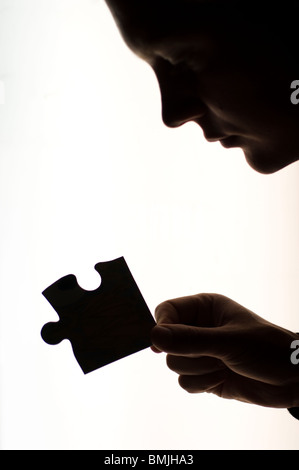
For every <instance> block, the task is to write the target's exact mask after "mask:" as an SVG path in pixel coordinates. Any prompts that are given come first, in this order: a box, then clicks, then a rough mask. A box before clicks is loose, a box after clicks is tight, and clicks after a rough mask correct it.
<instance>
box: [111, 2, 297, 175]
mask: <svg viewBox="0 0 299 470" xmlns="http://www.w3.org/2000/svg"><path fill="white" fill-rule="evenodd" d="M109 3H110V2H109V1H108V4H109ZM112 3H113V4H117V8H118V10H117V11H116V10H115V9H114V7H113V6H112V7H111V9H112V13H113V14H114V16H115V18H116V21H117V24H118V26H119V28H120V31H121V33H122V35H123V37H124V39H125V41H126V43H127V44H128V46H129V47H130V48H131V49H132V50H133V52H134V53H136V54H137V55H138V56H139V57H141V58H142V59H143V60H145V61H146V62H147V63H148V64H149V65H150V66H151V67H152V68H153V70H154V72H155V74H156V77H157V80H158V83H159V87H160V91H161V102H162V117H163V121H164V123H165V124H166V125H167V126H170V127H177V126H181V125H182V124H184V123H186V122H190V121H193V122H195V123H197V124H198V125H199V126H200V127H201V128H202V130H203V133H204V136H205V138H206V139H207V140H208V141H211V142H214V141H220V143H221V145H222V146H223V147H225V148H232V147H240V148H241V149H242V150H243V152H244V155H245V157H246V160H247V161H248V163H249V165H250V166H251V167H252V168H254V169H255V170H256V171H258V172H261V173H273V172H275V171H277V170H279V169H281V168H283V167H285V166H286V165H288V164H290V163H292V162H294V161H296V160H298V158H299V136H298V126H299V105H298V111H297V108H296V106H295V105H294V104H292V103H291V100H290V95H291V92H292V90H291V89H290V85H291V82H292V81H293V80H295V79H296V78H299V77H296V76H293V74H292V70H291V67H290V60H289V56H288V52H287V51H284V50H283V47H282V46H281V45H280V44H279V41H277V40H276V39H275V38H273V37H271V36H270V35H269V34H268V35H267V34H265V33H264V29H263V27H262V28H257V29H255V30H252V27H251V26H250V25H248V24H247V25H242V24H240V23H239V24H235V23H234V22H232V21H230V22H229V25H228V26H226V24H227V23H226V21H225V18H223V20H222V21H220V22H219V18H218V19H217V21H215V22H213V16H212V17H211V18H210V20H209V22H208V21H203V22H201V23H202V25H201V26H196V22H194V14H195V13H194V11H191V8H190V15H191V14H192V15H193V18H192V21H191V19H190V27H186V23H185V21H186V16H187V17H188V15H186V11H185V16H184V18H185V19H184V24H183V23H182V25H181V27H180V22H179V21H178V18H177V17H176V19H175V21H173V18H172V15H171V12H170V13H169V21H165V12H164V14H163V20H161V21H160V23H159V7H153V2H151V1H149V0H143V8H142V10H143V14H144V11H145V10H146V8H148V10H149V12H150V15H149V16H150V17H152V18H153V21H152V20H145V19H144V18H148V17H147V15H146V14H145V15H144V16H143V15H142V18H141V16H140V17H139V16H138V12H137V13H136V10H134V14H132V12H130V9H128V10H126V1H125V0H119V2H118V1H117V0H113V1H112ZM208 3H209V4H211V1H210V2H208ZM199 4H201V2H199ZM120 5H121V6H120ZM182 5H184V2H182ZM185 5H186V6H185V7H184V8H185V9H187V8H189V7H188V2H187V3H186V4H185ZM202 5H204V3H203V4H202ZM153 8H156V11H153ZM200 8H201V7H200V6H199V7H197V13H198V11H199V9H200ZM202 8H203V6H202ZM120 10H121V14H119V11H120ZM199 14H200V11H199ZM154 19H155V21H154ZM220 20H221V18H220ZM194 24H195V26H194Z"/></svg>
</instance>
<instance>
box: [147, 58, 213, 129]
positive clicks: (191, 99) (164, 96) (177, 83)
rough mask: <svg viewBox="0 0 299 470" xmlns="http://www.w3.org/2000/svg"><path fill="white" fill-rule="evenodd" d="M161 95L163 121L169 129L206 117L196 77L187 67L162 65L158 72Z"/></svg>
mask: <svg viewBox="0 0 299 470" xmlns="http://www.w3.org/2000/svg"><path fill="white" fill-rule="evenodd" d="M155 72H156V75H157V78H158V82H159V87H160V93H161V105H162V119H163V122H164V124H165V125H166V126H167V127H179V126H182V125H183V124H185V123H187V122H189V121H194V120H196V119H199V118H201V117H203V116H204V114H205V113H206V106H205V104H204V103H203V102H202V100H201V98H200V97H199V85H198V78H197V77H196V75H195V74H194V73H193V72H192V71H190V70H188V69H187V68H186V67H176V66H173V65H171V64H163V65H162V66H161V65H160V67H159V69H157V70H156V71H155Z"/></svg>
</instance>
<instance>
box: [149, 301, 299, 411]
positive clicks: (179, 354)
mask: <svg viewBox="0 0 299 470" xmlns="http://www.w3.org/2000/svg"><path fill="white" fill-rule="evenodd" d="M156 320H157V326H156V327H155V328H154V329H153V331H152V343H153V346H152V349H153V351H155V352H161V351H164V352H166V353H167V364H168V367H169V368H170V369H171V370H173V371H174V372H176V373H177V374H179V384H180V385H181V387H183V388H184V389H185V390H187V391H188V392H190V393H200V392H208V393H214V394H216V395H218V396H220V397H222V398H231V399H236V400H240V401H243V402H248V403H254V404H257V405H261V406H269V407H276V408H289V407H295V406H299V365H297V366H296V365H294V364H292V362H291V359H290V357H291V353H292V349H291V343H292V341H294V340H296V339H297V340H298V336H297V335H296V334H295V333H292V332H291V331H288V330H285V329H284V328H281V327H279V326H276V325H274V324H272V323H269V322H268V321H266V320H264V319H263V318H261V317H259V316H257V315H256V314H254V313H253V312H251V311H250V310H248V309H246V308H244V307H242V306H241V305H239V304H238V303H236V302H234V301H233V300H231V299H229V298H227V297H224V296H222V295H218V294H198V295H194V296H189V297H182V298H178V299H173V300H169V301H166V302H163V303H162V304H160V305H159V306H158V307H157V309H156Z"/></svg>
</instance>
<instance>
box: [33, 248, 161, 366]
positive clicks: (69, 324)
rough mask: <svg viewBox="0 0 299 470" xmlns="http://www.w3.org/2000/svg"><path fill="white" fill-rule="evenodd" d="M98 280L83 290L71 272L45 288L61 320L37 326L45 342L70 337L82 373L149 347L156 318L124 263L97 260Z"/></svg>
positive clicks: (53, 341)
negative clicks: (97, 286) (40, 329)
mask: <svg viewBox="0 0 299 470" xmlns="http://www.w3.org/2000/svg"><path fill="white" fill-rule="evenodd" d="M95 270H96V271H97V272H98V273H99V274H100V276H101V280H102V282H101V285H100V286H99V288H98V289H95V290H94V291H86V290H84V289H82V288H81V287H80V286H79V285H78V282H77V278H76V276H74V275H73V274H70V275H68V276H65V277H63V278H62V279H60V280H58V281H56V282H55V283H54V284H52V285H51V286H50V287H48V288H47V289H46V290H44V291H43V295H44V297H45V298H46V299H47V300H48V301H49V302H50V304H51V305H52V307H53V308H54V309H55V310H56V312H57V314H58V316H59V318H60V319H59V321H58V322H50V323H47V324H46V325H44V327H43V328H42V331H41V335H42V338H43V340H44V341H45V342H46V343H48V344H52V345H54V344H58V343H60V342H61V341H62V340H64V339H68V340H69V341H70V342H71V344H72V348H73V352H74V355H75V357H76V359H77V361H78V363H79V365H80V367H81V368H82V370H83V372H84V373H85V374H87V373H89V372H91V371H93V370H95V369H98V368H100V367H103V366H105V365H107V364H109V363H111V362H114V361H116V360H118V359H121V358H123V357H126V356H128V355H130V354H133V353H135V352H138V351H140V350H142V349H145V348H147V347H149V346H151V341H150V333H151V330H152V328H153V327H154V326H155V324H156V323H155V320H154V319H153V316H152V314H151V312H150V311H149V309H148V307H147V304H146V303H145V300H144V299H143V297H142V295H141V292H140V290H139V288H138V286H137V284H136V282H135V280H134V278H133V276H132V274H131V272H130V270H129V268H128V266H127V263H126V262H125V259H124V258H123V257H122V258H118V259H116V260H113V261H107V262H102V263H98V264H96V266H95Z"/></svg>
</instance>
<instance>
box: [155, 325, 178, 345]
mask: <svg viewBox="0 0 299 470" xmlns="http://www.w3.org/2000/svg"><path fill="white" fill-rule="evenodd" d="M172 337H173V335H172V331H171V329H170V328H166V327H164V326H155V327H154V328H153V330H152V342H153V344H154V346H157V347H158V349H162V350H163V349H164V348H166V349H167V348H168V347H169V346H171V344H172Z"/></svg>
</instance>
